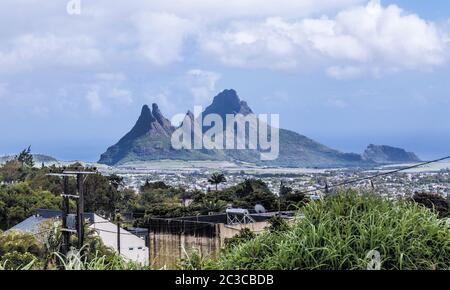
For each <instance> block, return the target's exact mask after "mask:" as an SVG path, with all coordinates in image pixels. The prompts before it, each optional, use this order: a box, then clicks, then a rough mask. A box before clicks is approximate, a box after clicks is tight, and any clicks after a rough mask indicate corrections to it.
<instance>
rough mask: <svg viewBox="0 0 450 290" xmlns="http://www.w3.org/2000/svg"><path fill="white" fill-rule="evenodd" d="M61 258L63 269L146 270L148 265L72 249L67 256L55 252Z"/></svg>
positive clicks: (116, 256) (115, 256)
mask: <svg viewBox="0 0 450 290" xmlns="http://www.w3.org/2000/svg"><path fill="white" fill-rule="evenodd" d="M55 255H56V256H57V257H58V258H59V262H60V263H59V264H60V265H61V268H62V269H63V270H144V269H147V267H144V266H141V265H139V264H137V263H134V262H130V261H126V260H125V259H124V258H122V257H120V256H118V255H114V256H112V257H111V256H105V255H98V254H96V255H95V256H94V257H91V258H89V259H88V258H87V257H86V256H85V255H83V254H82V251H76V250H72V251H70V252H69V253H68V254H67V255H66V256H64V255H62V254H60V253H55Z"/></svg>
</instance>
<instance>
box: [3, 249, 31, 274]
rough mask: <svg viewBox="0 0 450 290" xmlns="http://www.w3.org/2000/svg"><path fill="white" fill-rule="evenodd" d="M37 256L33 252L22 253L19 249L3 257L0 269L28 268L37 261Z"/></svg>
mask: <svg viewBox="0 0 450 290" xmlns="http://www.w3.org/2000/svg"><path fill="white" fill-rule="evenodd" d="M36 259H37V258H36V257H35V256H33V255H32V254H30V253H28V252H25V253H20V252H17V251H14V252H9V253H6V254H5V255H3V256H2V257H1V260H0V265H1V266H0V269H4V270H18V269H23V270H28V269H30V268H31V267H32V265H33V264H34V263H35V261H36Z"/></svg>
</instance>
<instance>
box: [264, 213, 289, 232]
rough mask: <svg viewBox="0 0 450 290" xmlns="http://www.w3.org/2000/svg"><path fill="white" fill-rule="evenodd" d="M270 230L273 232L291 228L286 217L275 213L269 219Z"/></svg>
mask: <svg viewBox="0 0 450 290" xmlns="http://www.w3.org/2000/svg"><path fill="white" fill-rule="evenodd" d="M269 224H270V225H269V228H268V230H269V232H271V233H280V232H285V231H288V230H289V225H288V223H287V221H286V219H284V218H282V217H281V216H279V215H274V216H273V217H271V218H270V219H269Z"/></svg>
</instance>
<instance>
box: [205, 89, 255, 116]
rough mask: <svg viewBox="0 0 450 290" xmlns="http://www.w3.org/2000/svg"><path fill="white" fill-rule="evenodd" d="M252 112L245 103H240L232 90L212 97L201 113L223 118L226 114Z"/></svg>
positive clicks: (246, 113)
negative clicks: (209, 103) (211, 100)
mask: <svg viewBox="0 0 450 290" xmlns="http://www.w3.org/2000/svg"><path fill="white" fill-rule="evenodd" d="M252 113H253V112H252V110H251V109H250V107H249V106H248V105H247V103H246V102H244V101H241V99H240V98H239V96H238V94H237V93H236V91H235V90H233V89H228V90H224V91H222V92H221V93H219V94H218V95H217V96H215V97H214V100H213V102H212V104H211V105H210V106H208V107H207V108H206V109H205V111H204V112H203V114H204V115H208V114H218V115H220V116H221V117H222V118H225V116H226V115H227V114H243V115H248V114H252Z"/></svg>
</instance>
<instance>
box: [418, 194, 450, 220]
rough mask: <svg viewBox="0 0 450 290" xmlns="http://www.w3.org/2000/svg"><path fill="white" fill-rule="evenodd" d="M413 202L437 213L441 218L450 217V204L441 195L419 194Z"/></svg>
mask: <svg viewBox="0 0 450 290" xmlns="http://www.w3.org/2000/svg"><path fill="white" fill-rule="evenodd" d="M412 200H413V201H414V202H417V203H419V204H421V205H423V206H425V207H426V208H429V209H431V210H434V211H436V212H437V213H438V214H439V217H447V216H449V215H450V202H449V201H448V200H447V199H446V198H444V197H442V196H440V195H439V194H433V193H426V192H417V193H415V194H414V195H413V197H412Z"/></svg>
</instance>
